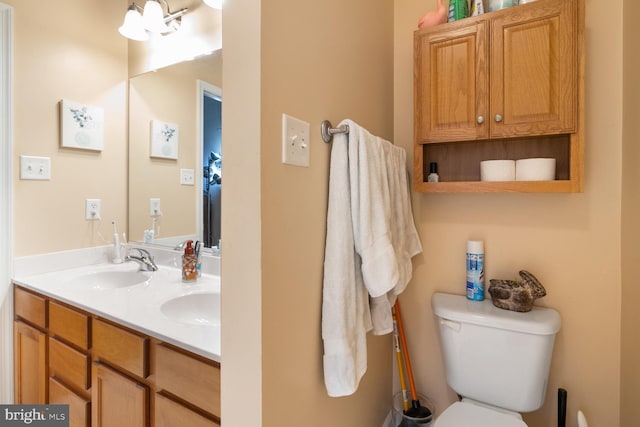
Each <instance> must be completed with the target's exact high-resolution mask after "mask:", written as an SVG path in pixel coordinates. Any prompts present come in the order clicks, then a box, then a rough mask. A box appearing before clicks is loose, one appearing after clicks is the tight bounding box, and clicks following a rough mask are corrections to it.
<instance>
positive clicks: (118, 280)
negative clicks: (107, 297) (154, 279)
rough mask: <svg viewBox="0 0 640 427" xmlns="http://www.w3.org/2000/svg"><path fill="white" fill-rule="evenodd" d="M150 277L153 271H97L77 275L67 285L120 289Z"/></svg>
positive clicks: (137, 283)
mask: <svg viewBox="0 0 640 427" xmlns="http://www.w3.org/2000/svg"><path fill="white" fill-rule="evenodd" d="M149 278H151V273H148V272H143V271H95V272H89V273H86V274H83V275H81V276H77V277H75V278H73V279H71V280H70V281H69V282H67V285H68V286H77V287H81V288H84V289H97V290H104V289H118V288H126V287H129V286H134V285H139V284H141V283H144V282H146V281H147V280H149Z"/></svg>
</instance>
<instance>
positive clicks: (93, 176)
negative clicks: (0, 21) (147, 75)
mask: <svg viewBox="0 0 640 427" xmlns="http://www.w3.org/2000/svg"><path fill="white" fill-rule="evenodd" d="M5 3H8V4H10V5H12V6H13V7H14V19H15V21H14V61H15V62H14V70H15V72H14V86H13V87H14V100H15V102H14V112H15V115H14V117H15V121H14V155H15V162H14V170H15V173H14V194H15V199H14V242H15V243H14V248H15V251H14V255H15V256H23V255H31V254H38V253H45V252H51V251H60V250H66V249H76V248H83V247H88V246H94V245H100V244H103V242H102V240H101V239H100V238H99V237H98V235H97V231H98V230H101V231H102V233H103V234H104V235H105V236H110V235H111V233H110V230H111V221H113V220H115V221H117V224H118V226H119V228H120V230H121V231H124V230H126V225H127V222H126V221H127V210H126V209H127V206H126V200H127V199H126V194H127V162H126V158H127V157H126V156H127V117H126V80H127V41H126V39H125V38H123V37H118V36H117V28H118V26H119V25H120V24H121V22H122V17H123V12H122V11H123V10H124V9H126V3H127V2H126V1H125V0H118V1H115V2H114V1H108V2H105V1H101V0H89V1H86V2H82V5H81V6H79V5H78V2H77V0H58V1H55V2H42V1H39V0H19V1H18V0H8V1H5ZM71 23H73V25H72V24H71ZM61 99H69V100H72V101H77V102H81V103H86V104H89V105H96V106H100V107H103V108H104V111H105V139H104V141H105V143H104V150H103V151H102V152H90V151H81V150H73V149H68V148H60V142H59V113H58V102H59V101H60V100H61ZM20 155H31V156H46V157H50V158H51V169H52V172H51V175H52V178H51V180H50V181H21V180H20V179H19V156H20ZM87 198H98V199H101V200H102V226H101V227H100V225H99V224H98V223H97V222H89V221H85V219H84V215H85V199H87Z"/></svg>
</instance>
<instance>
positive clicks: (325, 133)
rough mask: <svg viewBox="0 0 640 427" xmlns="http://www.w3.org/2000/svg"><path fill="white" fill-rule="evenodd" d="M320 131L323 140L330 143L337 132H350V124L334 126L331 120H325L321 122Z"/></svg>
mask: <svg viewBox="0 0 640 427" xmlns="http://www.w3.org/2000/svg"><path fill="white" fill-rule="evenodd" d="M320 133H321V134H322V140H323V141H324V142H326V143H327V144H329V143H331V141H332V140H333V135H335V134H337V133H349V126H347V125H342V126H339V127H337V128H334V127H333V126H332V125H331V122H330V121H329V120H323V121H322V123H320Z"/></svg>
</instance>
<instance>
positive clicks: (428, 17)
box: [418, 0, 447, 28]
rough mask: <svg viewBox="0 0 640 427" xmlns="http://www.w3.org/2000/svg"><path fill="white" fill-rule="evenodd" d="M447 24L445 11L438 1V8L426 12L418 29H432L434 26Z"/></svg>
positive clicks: (439, 0) (419, 22)
mask: <svg viewBox="0 0 640 427" xmlns="http://www.w3.org/2000/svg"><path fill="white" fill-rule="evenodd" d="M445 22H447V9H446V8H445V7H444V4H443V3H442V0H438V8H437V9H436V10H431V11H429V12H427V13H426V14H425V15H424V16H423V17H422V18H420V21H418V28H425V27H433V26H434V25H439V24H444V23H445Z"/></svg>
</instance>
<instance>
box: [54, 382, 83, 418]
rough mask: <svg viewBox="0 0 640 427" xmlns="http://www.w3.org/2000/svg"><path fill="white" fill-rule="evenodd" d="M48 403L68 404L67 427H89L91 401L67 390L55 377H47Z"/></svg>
mask: <svg viewBox="0 0 640 427" xmlns="http://www.w3.org/2000/svg"><path fill="white" fill-rule="evenodd" d="M49 403H50V404H51V405H69V427H89V426H90V425H91V419H90V414H91V412H90V409H89V408H90V406H91V402H90V401H89V400H88V399H85V398H84V397H82V396H79V395H77V394H76V393H74V392H73V391H72V390H69V389H68V388H67V387H65V386H64V384H62V383H60V382H59V381H57V380H56V379H55V378H49Z"/></svg>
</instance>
